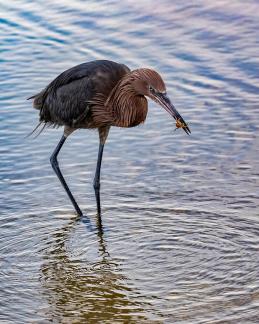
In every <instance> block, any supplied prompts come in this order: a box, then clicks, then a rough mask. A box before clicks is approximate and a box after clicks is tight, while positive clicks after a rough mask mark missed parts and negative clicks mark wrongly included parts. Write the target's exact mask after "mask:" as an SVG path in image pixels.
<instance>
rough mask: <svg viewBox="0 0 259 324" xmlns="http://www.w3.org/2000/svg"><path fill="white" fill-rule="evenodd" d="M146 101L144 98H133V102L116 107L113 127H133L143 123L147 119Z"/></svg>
mask: <svg viewBox="0 0 259 324" xmlns="http://www.w3.org/2000/svg"><path fill="white" fill-rule="evenodd" d="M147 111H148V107H147V100H146V98H145V97H144V96H139V97H136V98H134V100H131V101H128V102H124V103H123V105H121V106H117V107H116V108H115V109H114V110H113V112H114V126H118V127H134V126H137V125H139V124H141V123H144V121H145V119H146V117H147Z"/></svg>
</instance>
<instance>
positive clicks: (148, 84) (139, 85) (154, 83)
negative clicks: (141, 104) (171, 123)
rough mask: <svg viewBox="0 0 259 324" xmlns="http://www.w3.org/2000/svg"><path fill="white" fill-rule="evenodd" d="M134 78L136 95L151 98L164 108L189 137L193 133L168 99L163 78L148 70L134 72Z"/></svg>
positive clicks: (133, 83)
mask: <svg viewBox="0 0 259 324" xmlns="http://www.w3.org/2000/svg"><path fill="white" fill-rule="evenodd" d="M132 76H133V81H132V85H133V88H134V90H135V91H136V93H137V94H139V95H143V96H146V97H149V98H150V99H152V100H153V101H155V102H156V103H158V104H159V105H160V106H162V107H163V108H164V109H165V110H166V111H167V112H168V113H169V114H170V115H171V116H173V118H174V119H175V120H176V122H177V123H178V124H180V125H181V126H180V127H181V128H183V130H184V131H185V132H186V134H188V135H189V134H190V133H191V131H190V129H189V127H188V126H187V124H186V122H185V121H184V120H183V118H182V116H181V115H180V114H179V113H178V111H177V110H176V108H175V107H174V105H173V104H172V103H171V101H170V99H169V98H168V96H167V94H166V87H165V83H164V81H163V79H162V78H161V76H160V75H159V74H158V73H157V72H156V71H154V70H151V69H146V68H142V69H137V70H134V71H132Z"/></svg>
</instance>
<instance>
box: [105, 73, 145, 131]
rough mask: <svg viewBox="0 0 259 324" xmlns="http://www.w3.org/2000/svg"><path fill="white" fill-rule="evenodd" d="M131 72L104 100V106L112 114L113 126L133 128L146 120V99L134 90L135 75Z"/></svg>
mask: <svg viewBox="0 0 259 324" xmlns="http://www.w3.org/2000/svg"><path fill="white" fill-rule="evenodd" d="M133 72H134V71H133ZM133 72H130V73H128V74H127V75H126V76H124V77H123V78H122V79H121V80H120V81H119V82H118V84H117V85H116V86H115V87H114V89H113V90H112V92H111V94H110V95H109V97H108V99H107V100H106V103H105V106H106V107H107V109H108V110H109V111H111V112H112V115H113V117H114V124H113V125H114V126H119V127H133V126H136V125H138V124H140V123H143V122H144V121H145V119H146V115H147V99H146V98H145V97H144V95H142V94H140V93H138V92H137V91H136V89H135V88H134V81H135V80H136V75H135V74H134V73H133Z"/></svg>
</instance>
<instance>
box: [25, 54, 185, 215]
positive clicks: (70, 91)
mask: <svg viewBox="0 0 259 324" xmlns="http://www.w3.org/2000/svg"><path fill="white" fill-rule="evenodd" d="M147 98H150V99H152V100H153V101H155V102H156V103H158V104H159V105H160V106H162V107H163V108H164V109H165V110H166V111H167V112H168V113H169V114H170V115H171V116H173V117H174V119H175V120H176V126H177V127H181V128H183V130H184V131H185V132H186V133H187V134H190V129H189V128H188V126H187V124H186V123H185V121H184V120H183V118H182V117H181V116H180V114H179V113H178V111H177V110H176V109H175V107H174V106H173V104H172V103H171V102H170V100H169V98H168V97H167V95H166V87H165V84H164V81H163V80H162V78H161V76H160V75H159V74H158V73H157V72H156V71H154V70H151V69H147V68H140V69H137V70H133V71H130V69H129V68H128V67H127V66H126V65H124V64H118V63H115V62H112V61H107V60H97V61H93V62H87V63H83V64H80V65H77V66H75V67H73V68H71V69H69V70H66V71H64V72H63V73H61V74H60V75H59V76H58V77H57V78H56V79H54V80H53V81H52V82H51V83H50V84H49V85H48V86H47V87H46V88H45V89H43V90H42V91H41V92H40V93H38V94H36V95H34V96H32V97H30V98H29V99H33V107H34V108H36V109H38V110H39V111H40V112H39V116H40V123H39V124H38V126H39V125H43V128H44V127H45V126H46V125H47V126H54V127H55V126H64V133H63V135H62V137H61V139H60V142H59V143H58V145H57V147H56V148H55V150H54V152H53V154H52V155H51V157H50V162H51V165H52V167H53V169H54V171H55V173H56V174H57V176H58V178H59V180H60V182H61V184H62V185H63V187H64V189H65V190H66V192H67V194H68V196H69V198H70V200H71V202H72V204H73V206H74V208H75V210H76V212H77V213H78V214H79V215H82V212H81V210H80V208H79V206H78V204H77V202H76V200H75V198H74V197H73V195H72V193H71V191H70V189H69V187H68V185H67V183H66V181H65V179H64V177H63V175H62V173H61V171H60V168H59V164H58V160H57V156H58V153H59V151H60V149H61V147H62V146H63V144H64V142H65V140H66V139H67V137H68V136H69V135H70V134H71V133H72V132H73V131H75V130H76V129H78V128H97V129H98V132H99V139H100V143H99V153H98V160H97V166H96V172H95V178H94V184H93V185H94V189H95V194H96V201H97V209H98V213H100V208H101V207H100V170H101V162H102V155H103V148H104V144H105V141H106V139H107V136H108V133H109V130H110V127H111V126H117V127H134V126H137V125H139V124H141V123H143V122H144V121H145V119H146V116H147V111H148V102H147ZM38 126H37V127H36V129H37V128H38Z"/></svg>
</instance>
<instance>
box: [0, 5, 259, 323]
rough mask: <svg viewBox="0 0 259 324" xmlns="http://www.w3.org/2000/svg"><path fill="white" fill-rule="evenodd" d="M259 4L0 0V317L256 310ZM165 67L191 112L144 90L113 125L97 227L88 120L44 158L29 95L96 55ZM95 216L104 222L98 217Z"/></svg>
mask: <svg viewBox="0 0 259 324" xmlns="http://www.w3.org/2000/svg"><path fill="white" fill-rule="evenodd" d="M258 12H259V3H258V2H257V1H249V2H244V1H235V2H234V1H225V0H222V1H217V2H216V4H215V3H214V2H212V1H210V2H208V1H202V0H200V1H195V3H194V2H191V4H184V2H183V1H169V0H168V1H160V2H159V5H158V4H157V3H156V2H155V1H139V2H137V1H132V0H127V1H123V2H122V1H121V2H117V1H98V2H97V1H87V2H84V1H79V0H77V1H64V0H63V1H62V2H61V1H48V0H45V1H34V2H33V3H32V2H31V1H27V0H23V1H8V2H7V1H3V0H2V1H0V64H1V72H0V84H1V93H0V109H1V113H0V121H1V124H0V151H1V160H0V194H1V195H0V208H1V217H0V229H1V235H0V322H3V323H45V322H46V323H47V322H55V323H72V322H73V323H98V322H100V323H258V322H259V272H258V269H259V252H258V251H259V250H258V249H259V220H258V216H259V212H258V207H259V201H258V194H259V189H258V188H259V186H258V185H259V181H258V176H259V166H258V153H259V152H258V151H259V138H258V99H259V98H258V93H259V91H258V90H259V78H258V75H259V56H258V45H259V35H258V29H259V19H258V18H259V17H258ZM102 58H106V59H111V60H114V61H118V62H123V63H125V64H127V65H128V66H130V67H131V68H132V69H133V68H137V67H144V66H149V67H153V68H155V69H156V70H158V71H160V73H161V74H162V75H163V77H164V79H165V80H166V84H167V88H168V93H169V94H170V97H171V98H172V101H173V102H174V104H175V105H176V106H177V108H178V110H179V112H180V113H181V114H182V116H183V117H184V119H185V120H186V121H187V122H188V123H189V125H190V128H191V130H192V134H191V136H190V137H188V136H186V135H185V133H184V132H183V131H182V130H178V131H176V132H175V131H174V123H173V121H172V120H171V119H170V117H169V116H168V115H167V114H166V112H164V111H162V109H160V108H159V107H158V106H156V105H155V104H153V103H150V106H149V116H148V119H147V122H146V123H145V125H143V126H141V127H137V128H133V129H115V128H114V129H112V131H111V132H110V136H109V139H108V142H107V145H106V147H105V153H104V163H103V168H102V188H101V198H102V210H103V213H102V225H103V227H102V230H101V229H100V226H97V225H98V219H97V217H96V205H95V197H94V191H93V188H92V180H93V175H94V170H95V163H96V157H97V149H98V136H97V133H96V132H93V131H92V132H91V131H78V132H76V133H74V134H73V135H72V136H71V137H70V138H69V140H68V141H67V143H66V144H65V146H64V148H63V149H62V152H61V153H60V157H59V161H60V165H61V168H62V170H63V172H64V174H65V177H66V179H67V181H68V183H69V185H70V187H71V190H72V191H73V193H74V194H75V197H76V199H77V200H78V202H79V204H80V206H81V208H82V210H83V211H84V213H85V216H84V218H83V219H77V217H76V216H75V213H74V211H73V208H72V206H71V204H70V202H69V200H68V198H67V196H66V194H65V193H64V191H63V189H62V188H61V185H60V183H59V182H58V180H57V178H56V176H55V175H54V173H53V171H52V169H51V167H50V164H49V156H50V155H51V153H52V151H53V149H54V147H55V145H56V144H57V142H58V140H59V138H60V137H61V134H62V130H61V129H59V130H52V129H48V130H46V131H45V132H43V133H42V134H41V135H40V136H39V137H37V138H36V139H32V138H24V137H25V136H26V134H28V133H29V132H30V131H31V130H32V129H33V127H34V126H35V125H36V123H37V118H38V117H37V111H35V110H33V109H32V108H31V103H30V102H28V101H26V100H25V98H27V97H29V96H30V95H32V94H34V93H36V92H37V91H39V90H40V89H41V88H43V87H44V86H45V85H46V84H48V82H50V81H51V80H52V79H53V78H54V77H55V76H56V75H57V74H59V73H60V72H62V71H63V70H65V69H67V68H69V67H71V66H73V65H76V64H79V63H81V62H84V61H90V60H93V59H102ZM98 228H99V230H98Z"/></svg>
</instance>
